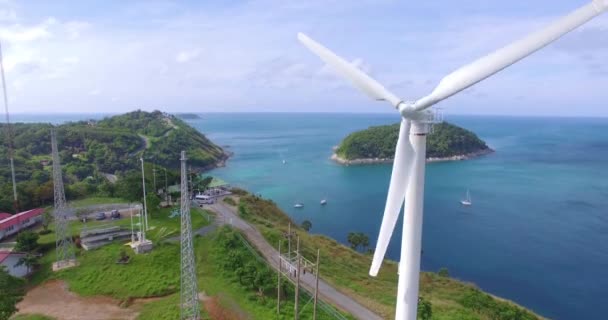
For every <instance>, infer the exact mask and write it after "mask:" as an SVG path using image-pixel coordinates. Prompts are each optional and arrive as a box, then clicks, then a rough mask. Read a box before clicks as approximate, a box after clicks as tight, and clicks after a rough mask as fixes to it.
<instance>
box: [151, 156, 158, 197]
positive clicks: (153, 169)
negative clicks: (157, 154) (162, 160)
mask: <svg viewBox="0 0 608 320" xmlns="http://www.w3.org/2000/svg"><path fill="white" fill-rule="evenodd" d="M152 177H153V179H154V190H153V191H154V194H155V195H158V193H156V192H157V191H158V189H156V163H152Z"/></svg>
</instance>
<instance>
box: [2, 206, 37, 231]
mask: <svg viewBox="0 0 608 320" xmlns="http://www.w3.org/2000/svg"><path fill="white" fill-rule="evenodd" d="M43 212H44V209H42V208H37V209H32V210H28V211H23V212H19V213H17V214H15V215H12V216H10V217H8V218H5V219H3V220H0V230H3V229H6V228H8V227H10V226H14V225H17V224H19V223H21V221H24V220H26V219H29V218H32V217H37V216H39V215H41V214H42V213H43Z"/></svg>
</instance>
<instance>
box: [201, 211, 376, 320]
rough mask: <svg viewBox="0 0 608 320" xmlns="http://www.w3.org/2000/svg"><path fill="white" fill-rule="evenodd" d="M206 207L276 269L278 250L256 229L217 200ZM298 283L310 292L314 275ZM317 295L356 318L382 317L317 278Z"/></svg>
mask: <svg viewBox="0 0 608 320" xmlns="http://www.w3.org/2000/svg"><path fill="white" fill-rule="evenodd" d="M207 208H208V209H211V210H213V211H215V212H216V213H217V215H218V217H217V221H218V223H226V224H232V226H233V227H235V228H237V229H239V230H241V231H243V232H244V233H245V235H246V237H247V239H248V240H249V242H251V244H252V245H254V246H255V247H256V248H257V249H258V250H259V251H260V252H261V253H262V254H263V255H264V257H265V258H266V260H267V261H268V262H270V264H271V265H272V267H273V268H275V269H278V266H279V252H278V251H277V250H275V248H274V247H272V246H271V245H270V244H269V243H268V242H266V239H264V237H263V236H262V235H261V234H260V232H259V231H258V230H257V229H255V228H254V227H252V226H251V225H249V223H247V222H245V221H244V220H243V219H241V218H239V217H238V215H237V214H236V213H235V212H234V211H233V210H232V209H231V208H229V207H228V206H226V205H224V204H223V203H221V201H217V202H216V203H215V204H212V205H209V206H207ZM300 285H303V286H304V287H306V288H307V289H308V290H310V292H314V287H315V278H314V276H313V275H312V274H310V273H307V274H302V275H301V276H300ZM319 295H320V297H321V298H322V299H323V300H325V301H327V302H330V303H332V304H333V305H336V306H338V307H339V308H340V309H342V310H344V311H346V312H348V313H350V314H352V315H353V316H355V317H356V318H358V319H365V320H374V319H378V320H380V319H382V318H381V317H380V316H378V315H377V314H375V313H373V312H372V311H370V310H369V309H367V308H365V307H364V306H362V305H360V304H359V303H358V302H356V301H355V300H353V299H351V298H350V297H348V296H346V295H344V294H342V293H341V292H339V291H338V290H336V289H335V288H333V287H332V286H330V285H329V284H327V282H325V281H323V280H321V279H319Z"/></svg>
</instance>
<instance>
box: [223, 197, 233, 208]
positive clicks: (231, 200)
mask: <svg viewBox="0 0 608 320" xmlns="http://www.w3.org/2000/svg"><path fill="white" fill-rule="evenodd" d="M224 202H226V203H227V204H229V205H231V206H236V201H234V199H233V198H232V197H226V198H224Z"/></svg>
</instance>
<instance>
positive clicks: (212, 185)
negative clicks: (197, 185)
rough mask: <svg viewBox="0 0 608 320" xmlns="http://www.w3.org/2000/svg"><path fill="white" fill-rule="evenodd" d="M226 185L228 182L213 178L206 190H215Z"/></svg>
mask: <svg viewBox="0 0 608 320" xmlns="http://www.w3.org/2000/svg"><path fill="white" fill-rule="evenodd" d="M227 185H228V182H226V181H224V180H222V179H220V178H216V177H213V179H212V180H211V182H209V185H208V186H207V187H208V188H217V187H224V186H227Z"/></svg>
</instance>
